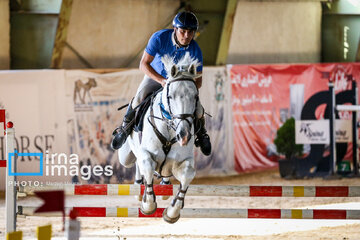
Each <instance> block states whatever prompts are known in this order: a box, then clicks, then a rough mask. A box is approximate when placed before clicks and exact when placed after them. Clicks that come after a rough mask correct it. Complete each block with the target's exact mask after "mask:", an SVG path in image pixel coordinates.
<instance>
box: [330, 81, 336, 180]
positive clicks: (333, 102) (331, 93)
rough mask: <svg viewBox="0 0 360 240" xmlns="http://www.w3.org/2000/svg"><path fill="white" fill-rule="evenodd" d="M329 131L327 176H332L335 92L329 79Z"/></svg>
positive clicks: (334, 145)
mask: <svg viewBox="0 0 360 240" xmlns="http://www.w3.org/2000/svg"><path fill="white" fill-rule="evenodd" d="M329 95H330V97H329V122H330V124H329V127H330V129H329V131H330V163H329V164H330V166H329V167H330V171H329V175H330V176H334V175H335V171H336V140H335V105H336V103H335V90H334V82H333V81H332V79H329Z"/></svg>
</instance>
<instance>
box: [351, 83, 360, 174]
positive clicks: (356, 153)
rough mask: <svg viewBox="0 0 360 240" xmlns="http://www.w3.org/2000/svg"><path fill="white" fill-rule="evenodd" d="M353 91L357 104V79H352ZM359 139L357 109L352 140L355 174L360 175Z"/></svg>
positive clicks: (353, 113) (353, 115) (354, 113)
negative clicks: (359, 160)
mask: <svg viewBox="0 0 360 240" xmlns="http://www.w3.org/2000/svg"><path fill="white" fill-rule="evenodd" d="M352 91H353V94H354V95H353V96H354V99H353V101H354V102H353V104H354V105H355V106H356V105H358V89H357V85H356V82H355V79H352ZM357 140H358V128H357V111H353V112H352V142H353V147H352V150H353V173H354V176H355V177H357V176H359V165H358V156H359V151H358V146H357Z"/></svg>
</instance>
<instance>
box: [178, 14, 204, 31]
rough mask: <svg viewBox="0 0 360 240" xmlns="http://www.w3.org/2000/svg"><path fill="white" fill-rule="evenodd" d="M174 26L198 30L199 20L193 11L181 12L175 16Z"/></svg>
mask: <svg viewBox="0 0 360 240" xmlns="http://www.w3.org/2000/svg"><path fill="white" fill-rule="evenodd" d="M173 27H176V28H183V29H189V30H195V31H196V30H197V29H198V27H199V21H198V20H197V18H196V16H195V14H193V13H192V12H179V13H178V14H176V16H175V17H174V20H173Z"/></svg>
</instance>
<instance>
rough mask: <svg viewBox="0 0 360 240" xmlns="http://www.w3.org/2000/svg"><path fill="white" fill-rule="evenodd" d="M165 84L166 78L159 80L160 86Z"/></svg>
mask: <svg viewBox="0 0 360 240" xmlns="http://www.w3.org/2000/svg"><path fill="white" fill-rule="evenodd" d="M165 84H166V79H163V80H161V86H162V87H164V86H165Z"/></svg>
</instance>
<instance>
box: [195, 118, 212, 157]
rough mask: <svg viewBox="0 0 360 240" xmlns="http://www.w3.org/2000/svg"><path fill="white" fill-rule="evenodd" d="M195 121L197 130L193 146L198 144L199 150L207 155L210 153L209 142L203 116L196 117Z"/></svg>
mask: <svg viewBox="0 0 360 240" xmlns="http://www.w3.org/2000/svg"><path fill="white" fill-rule="evenodd" d="M195 123H196V124H195V132H197V133H196V139H195V146H196V147H199V146H200V149H201V152H202V153H203V154H204V155H205V156H209V155H210V153H211V142H210V137H209V135H208V134H207V133H206V129H205V118H204V116H203V117H201V118H199V119H197V120H196V121H195Z"/></svg>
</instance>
